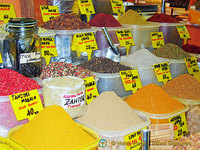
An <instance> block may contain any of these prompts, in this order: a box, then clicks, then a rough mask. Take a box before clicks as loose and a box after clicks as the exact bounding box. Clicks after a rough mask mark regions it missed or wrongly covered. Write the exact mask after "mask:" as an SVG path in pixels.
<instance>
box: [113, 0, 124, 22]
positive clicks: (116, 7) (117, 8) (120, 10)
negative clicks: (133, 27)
mask: <svg viewBox="0 0 200 150" xmlns="http://www.w3.org/2000/svg"><path fill="white" fill-rule="evenodd" d="M111 6H112V10H113V13H114V14H118V18H119V17H120V16H121V14H124V6H123V2H122V0H111Z"/></svg>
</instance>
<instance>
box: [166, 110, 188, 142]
mask: <svg viewBox="0 0 200 150" xmlns="http://www.w3.org/2000/svg"><path fill="white" fill-rule="evenodd" d="M169 122H170V123H173V125H174V134H175V135H174V139H177V138H180V137H181V136H184V135H186V134H187V133H188V127H187V121H186V117H185V113H182V114H180V115H177V116H175V117H172V118H170V119H169Z"/></svg>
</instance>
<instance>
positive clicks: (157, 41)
mask: <svg viewBox="0 0 200 150" xmlns="http://www.w3.org/2000/svg"><path fill="white" fill-rule="evenodd" d="M151 41H152V46H153V48H159V47H161V46H164V45H165V43H164V37H163V32H151Z"/></svg>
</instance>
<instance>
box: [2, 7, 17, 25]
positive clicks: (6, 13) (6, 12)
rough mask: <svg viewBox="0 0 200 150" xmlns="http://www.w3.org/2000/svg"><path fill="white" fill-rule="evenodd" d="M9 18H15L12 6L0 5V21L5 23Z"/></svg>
mask: <svg viewBox="0 0 200 150" xmlns="http://www.w3.org/2000/svg"><path fill="white" fill-rule="evenodd" d="M11 18H16V14H15V9H14V6H13V5H12V4H0V20H2V21H4V23H7V22H8V21H9V20H10V19H11Z"/></svg>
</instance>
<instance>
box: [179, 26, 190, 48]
mask: <svg viewBox="0 0 200 150" xmlns="http://www.w3.org/2000/svg"><path fill="white" fill-rule="evenodd" d="M176 29H177V31H178V33H179V36H180V38H181V39H184V44H186V43H187V39H189V38H190V34H189V32H188V30H187V28H186V26H176Z"/></svg>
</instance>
